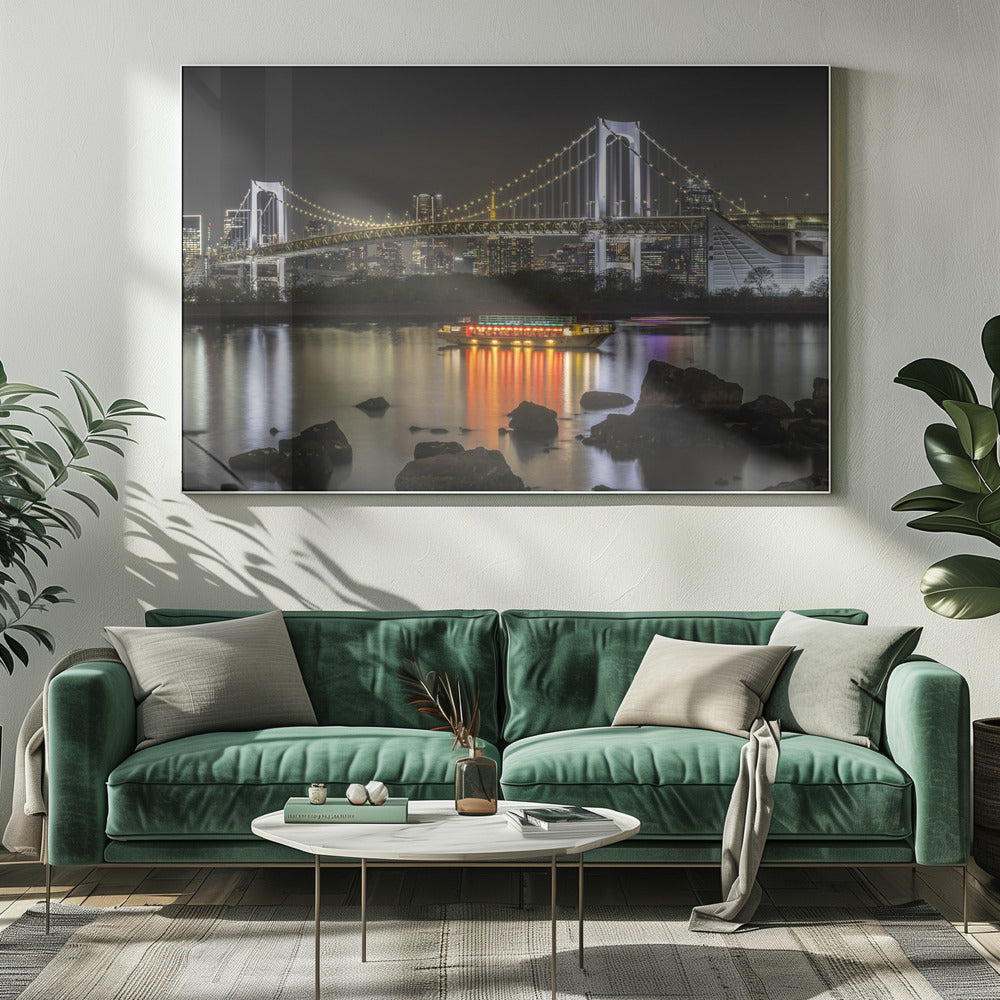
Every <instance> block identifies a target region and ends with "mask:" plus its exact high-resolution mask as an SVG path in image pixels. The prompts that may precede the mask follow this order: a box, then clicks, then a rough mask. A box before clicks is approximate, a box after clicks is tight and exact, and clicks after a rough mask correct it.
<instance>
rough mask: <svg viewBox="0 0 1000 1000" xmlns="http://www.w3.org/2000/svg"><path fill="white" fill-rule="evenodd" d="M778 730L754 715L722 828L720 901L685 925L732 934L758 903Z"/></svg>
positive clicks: (778, 747) (778, 746) (700, 910)
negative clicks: (761, 860)
mask: <svg viewBox="0 0 1000 1000" xmlns="http://www.w3.org/2000/svg"><path fill="white" fill-rule="evenodd" d="M780 750H781V730H780V728H779V726H778V723H777V722H765V721H764V720H763V719H754V721H753V725H752V726H751V727H750V739H749V740H747V742H746V743H745V744H744V746H743V749H742V750H741V751H740V770H739V774H738V775H737V776H736V784H735V786H734V787H733V795H732V798H731V799H730V800H729V810H728V812H727V813H726V823H725V827H724V828H723V831H722V895H723V897H724V899H723V901H722V902H721V903H709V904H706V905H704V906H696V907H695V908H694V909H693V910H692V911H691V920H690V922H689V923H688V928H689V929H690V930H692V931H715V932H716V933H723V934H731V933H732V932H733V931H737V930H739V929H740V927H741V926H742V925H743V924H744V923H746V921H748V920H750V919H752V917H753V915H754V913H755V912H756V911H757V907H758V906H759V905H760V897H761V894H762V893H761V888H760V885H759V884H758V882H757V870H758V869H759V868H760V859H761V855H762V854H763V853H764V844H765V843H766V842H767V832H768V830H769V829H770V828H771V813H772V812H774V799H773V797H772V795H771V786H772V785H773V784H774V776H775V774H776V772H777V769H778V755H779V753H780Z"/></svg>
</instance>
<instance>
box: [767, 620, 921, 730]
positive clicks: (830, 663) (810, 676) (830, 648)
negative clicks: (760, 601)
mask: <svg viewBox="0 0 1000 1000" xmlns="http://www.w3.org/2000/svg"><path fill="white" fill-rule="evenodd" d="M920 631H921V630H920V629H919V628H916V627H913V626H900V627H896V626H886V625H848V624H846V623H844V622H829V621H825V620H823V619H822V618H807V617H806V616H805V615H798V614H796V613H795V612H794V611H786V612H785V613H784V614H783V615H782V616H781V618H780V619H778V624H777V625H775V627H774V632H772V633H771V639H770V641H771V642H772V643H780V644H782V645H787V644H788V643H792V644H793V645H794V646H795V652H794V653H793V654H792V655H791V656H790V657H789V659H788V663H786V664H785V668H784V670H782V671H781V676H780V677H779V678H778V681H777V683H776V684H775V685H774V690H773V691H772V692H771V697H770V699H769V700H768V703H767V708H766V712H765V714H766V715H767V718H768V719H777V720H778V721H779V722H780V723H781V728H782V731H791V732H796V733H809V734H810V735H812V736H829V737H830V738H831V739H835V740H844V741H845V742H847V743H857V744H858V745H859V746H863V747H872V748H876V749H877V748H878V746H879V743H880V740H881V735H882V717H883V703H884V701H885V689H886V685H887V684H888V682H889V673H890V671H891V670H892V668H893V667H894V666H895V665H896V664H897V663H899V662H900V661H901V660H904V659H906V657H907V656H909V655H910V653H912V652H913V650H914V647H915V646H916V645H917V640H918V639H919V638H920Z"/></svg>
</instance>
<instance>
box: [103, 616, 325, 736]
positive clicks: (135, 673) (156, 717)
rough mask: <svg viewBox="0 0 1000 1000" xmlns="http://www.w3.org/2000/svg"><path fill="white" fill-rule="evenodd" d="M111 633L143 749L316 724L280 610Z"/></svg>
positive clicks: (127, 629)
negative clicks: (196, 737)
mask: <svg viewBox="0 0 1000 1000" xmlns="http://www.w3.org/2000/svg"><path fill="white" fill-rule="evenodd" d="M104 632H105V634H106V635H107V637H108V639H109V640H110V641H111V644H112V645H113V646H114V647H115V649H117V650H118V654H119V656H121V658H122V662H123V663H124V664H125V668H126V670H128V672H129V676H130V677H131V679H132V692H133V694H134V695H135V700H136V702H137V705H136V727H137V736H138V745H137V746H136V749H137V750H142V749H143V748H144V747H151V746H153V745H154V744H157V743H166V742H167V740H176V739H180V738H181V737H182V736H192V735H194V734H195V733H214V732H241V731H246V730H250V729H266V728H270V727H271V726H314V725H316V713H315V712H314V711H313V707H312V702H311V701H310V700H309V695H308V693H307V692H306V686H305V684H304V683H303V681H302V672H301V671H300V670H299V664H298V660H296V658H295V652H294V650H293V649H292V643H291V640H290V639H289V638H288V630H287V629H286V628H285V621H284V618H282V615H281V612H280V611H268V612H266V613H265V614H261V615H252V616H251V617H249V618H234V619H231V620H229V621H220V622H208V623H206V624H204V625H185V626H181V627H178V628H111V627H108V628H105V630H104Z"/></svg>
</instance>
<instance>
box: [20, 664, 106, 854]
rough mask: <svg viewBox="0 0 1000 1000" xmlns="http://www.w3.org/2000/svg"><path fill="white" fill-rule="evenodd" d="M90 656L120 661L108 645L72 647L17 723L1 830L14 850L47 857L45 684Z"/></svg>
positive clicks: (46, 707) (51, 672)
mask: <svg viewBox="0 0 1000 1000" xmlns="http://www.w3.org/2000/svg"><path fill="white" fill-rule="evenodd" d="M91 660H111V661H112V662H119V663H120V662H121V658H120V657H119V655H118V654H117V653H116V652H115V651H114V650H113V649H111V648H110V647H101V648H95V649H76V650H74V651H73V652H72V653H67V654H66V656H64V657H63V658H62V659H61V660H60V661H59V662H58V663H57V664H56V665H55V666H54V667H53V668H52V669H51V670H50V671H49V675H48V677H46V678H45V686H44V688H43V689H42V693H41V694H40V695H39V696H38V697H37V698H36V699H35V703H34V704H33V705H32V706H31V708H30V709H28V714H27V715H26V716H25V717H24V722H22V723H21V728H20V730H19V731H18V734H17V757H16V759H15V762H14V795H13V811H12V813H11V817H10V822H9V823H8V824H7V829H6V830H4V833H3V846H4V847H6V848H7V850H8V851H11V852H12V853H14V854H28V855H30V856H31V857H35V858H38V859H39V860H40V861H45V860H47V856H48V845H47V844H45V843H44V841H43V837H42V834H43V831H44V829H45V817H46V815H47V814H48V808H47V806H46V799H47V798H48V795H47V791H48V788H47V784H46V766H45V761H46V758H45V730H46V729H47V728H48V721H49V684H50V683H51V682H52V678H53V677H55V676H57V675H58V674H61V673H62V672H63V671H64V670H68V669H69V668H70V667H72V666H74V665H75V664H77V663H87V662H89V661H91Z"/></svg>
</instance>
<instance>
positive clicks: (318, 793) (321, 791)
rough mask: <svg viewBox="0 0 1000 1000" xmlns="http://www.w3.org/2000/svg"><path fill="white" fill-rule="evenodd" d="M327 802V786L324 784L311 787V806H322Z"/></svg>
mask: <svg viewBox="0 0 1000 1000" xmlns="http://www.w3.org/2000/svg"><path fill="white" fill-rule="evenodd" d="M324 802H326V785H324V784H322V782H320V783H318V784H316V783H314V784H312V785H310V786H309V805H311V806H321V805H322V804H323V803H324Z"/></svg>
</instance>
